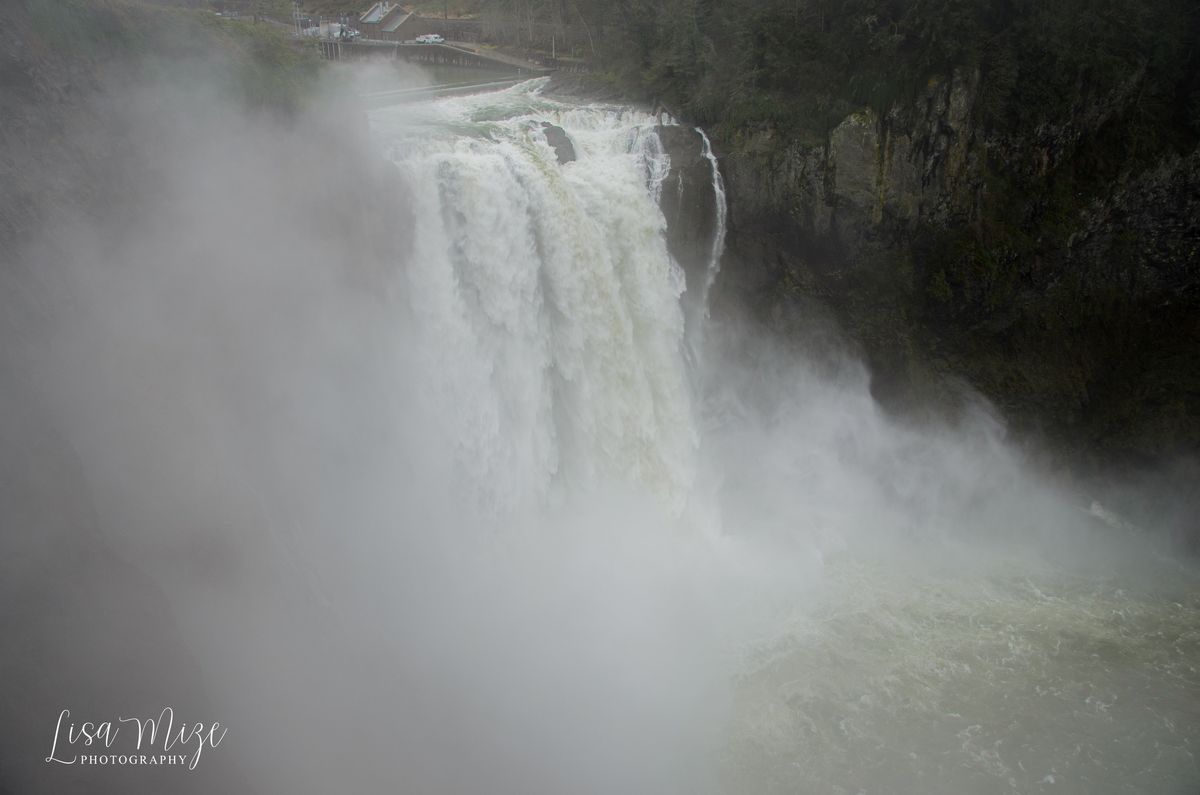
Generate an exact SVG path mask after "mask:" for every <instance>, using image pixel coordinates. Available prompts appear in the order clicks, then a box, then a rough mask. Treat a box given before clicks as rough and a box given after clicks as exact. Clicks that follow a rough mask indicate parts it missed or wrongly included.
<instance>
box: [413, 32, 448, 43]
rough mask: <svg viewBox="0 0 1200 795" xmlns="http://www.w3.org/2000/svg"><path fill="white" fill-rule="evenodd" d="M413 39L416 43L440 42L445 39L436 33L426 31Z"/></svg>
mask: <svg viewBox="0 0 1200 795" xmlns="http://www.w3.org/2000/svg"><path fill="white" fill-rule="evenodd" d="M413 41H415V42H416V43H417V44H442V43H444V42H445V41H446V40H445V39H444V38H442V37H441V36H439V35H438V34H436V33H426V34H425V35H424V36H417V37H416V38H415V39H413Z"/></svg>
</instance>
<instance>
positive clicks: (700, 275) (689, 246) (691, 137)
mask: <svg viewBox="0 0 1200 795" xmlns="http://www.w3.org/2000/svg"><path fill="white" fill-rule="evenodd" d="M656 130H657V133H658V137H659V140H660V141H661V142H662V145H663V149H664V150H665V151H666V152H667V154H668V155H670V157H671V170H670V171H669V172H667V177H666V179H665V180H664V181H663V185H662V196H661V198H660V204H661V206H662V210H663V215H664V216H665V217H666V219H667V247H668V248H669V249H670V251H671V256H673V257H674V258H675V261H676V262H678V263H679V264H680V265H681V266H682V267H683V270H684V273H685V274H686V276H687V287H688V290H689V291H694V290H695V289H696V288H697V286H698V285H699V284H701V283H702V280H703V279H704V278H705V274H706V272H707V270H708V263H709V259H710V258H711V256H712V241H713V235H714V234H715V233H716V229H715V223H716V196H715V195H714V192H713V177H712V164H711V163H710V162H709V160H708V158H706V157H704V154H703V152H704V149H703V141H702V139H701V137H700V133H698V132H696V131H695V130H694V129H692V128H690V127H682V126H674V125H672V126H662V127H658V128H656Z"/></svg>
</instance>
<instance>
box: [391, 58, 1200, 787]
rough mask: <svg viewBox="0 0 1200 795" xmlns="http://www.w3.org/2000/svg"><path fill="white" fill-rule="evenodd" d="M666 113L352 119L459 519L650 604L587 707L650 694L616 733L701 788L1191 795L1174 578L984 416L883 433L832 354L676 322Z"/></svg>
mask: <svg viewBox="0 0 1200 795" xmlns="http://www.w3.org/2000/svg"><path fill="white" fill-rule="evenodd" d="M658 121H659V120H658V119H656V118H655V117H652V116H649V115H647V114H644V113H640V112H637V111H634V110H629V109H626V108H620V107H611V106H605V105H595V104H581V103H573V102H565V101H560V100H556V99H551V98H547V97H545V96H542V95H541V93H540V85H539V84H538V82H536V81H534V82H531V83H526V84H523V85H521V86H518V87H516V88H513V89H510V90H506V91H501V92H497V93H491V94H483V95H478V96H470V97H460V98H454V99H447V100H441V101H436V102H429V103H425V104H421V105H408V106H404V107H399V108H386V109H380V110H376V111H373V113H372V118H371V124H372V129H373V132H374V135H375V137H376V140H377V141H378V142H379V143H380V145H382V146H383V147H384V148H385V150H386V152H387V155H388V157H389V158H390V159H391V160H392V161H393V162H394V163H395V164H396V167H397V169H398V171H399V172H400V174H401V175H402V178H403V181H404V183H405V184H406V186H407V189H408V192H409V194H410V195H411V197H412V203H413V206H414V214H415V226H414V229H415V232H414V235H415V242H414V252H413V256H412V259H411V262H410V263H409V265H408V266H407V270H406V276H405V278H406V288H405V290H406V295H407V296H408V301H409V302H410V303H411V305H412V308H413V312H414V315H415V317H416V318H417V323H416V326H417V329H418V331H417V333H418V335H419V336H420V338H421V340H422V344H421V349H422V351H423V354H422V358H423V362H422V363H421V365H420V368H421V372H423V373H424V376H423V380H424V384H425V388H424V392H425V399H426V400H427V401H428V404H429V405H430V406H433V407H436V409H437V410H436V411H435V412H434V413H435V414H437V416H439V417H440V418H441V420H440V421H441V423H442V424H443V426H444V428H445V429H446V430H447V432H448V433H449V435H450V437H451V438H452V439H453V443H454V444H453V446H454V451H453V454H452V457H453V462H452V464H451V468H452V471H454V472H455V473H457V474H456V480H455V483H456V485H455V487H454V493H455V495H456V499H457V500H460V501H461V502H462V503H463V504H464V505H468V506H469V510H470V513H471V515H472V516H475V517H481V521H482V522H483V523H484V524H487V525H488V526H504V527H508V528H511V527H514V526H518V525H521V526H525V525H528V524H531V523H532V524H538V525H539V526H543V527H544V526H547V525H549V526H553V528H554V529H553V531H550V532H553V533H556V534H562V535H565V536H568V537H570V538H573V539H575V540H573V541H571V542H568V543H570V544H572V545H578V546H579V548H581V549H584V550H587V552H586V554H584V555H582V558H581V559H575V558H573V557H572V558H571V559H572V560H573V563H571V564H570V565H569V566H568V570H569V571H570V572H571V575H570V577H571V578H581V579H582V580H583V581H586V582H589V583H591V585H592V586H594V587H595V588H596V589H597V593H598V594H600V595H599V596H596V597H595V598H596V600H597V601H596V602H594V603H593V604H592V607H596V606H597V605H599V606H600V607H599V609H600V611H601V612H604V611H607V610H616V611H629V612H631V613H634V614H640V613H644V614H646V615H650V616H653V618H651V619H647V621H646V624H645V626H641V625H639V626H638V630H637V631H636V632H632V633H627V632H625V631H623V630H621V631H616V632H614V633H613V634H612V636H611V640H613V641H614V642H617V643H620V644H627V645H626V646H624V647H622V648H610V647H609V646H608V645H606V644H602V645H601V647H600V648H603V649H604V651H603V657H604V660H605V661H606V662H605V665H611V666H617V667H618V668H620V669H621V671H622V673H621V675H620V676H619V677H617V680H616V681H617V684H614V682H613V681H607V682H605V683H602V684H598V685H596V687H598V688H599V690H598V692H599V693H600V694H601V695H602V696H603V694H604V693H605V690H604V688H606V687H607V688H612V689H613V693H614V695H613V698H615V699H616V700H617V701H622V700H623V699H624V698H625V696H624V695H619V694H616V691H618V690H619V689H620V686H619V683H621V682H623V683H625V684H626V685H627V687H628V689H629V691H630V692H633V693H636V694H638V695H637V698H638V699H644V700H645V701H646V702H647V703H649V704H650V706H648V707H646V714H640V715H639V713H638V711H637V710H636V709H635V710H633V711H631V712H630V713H628V714H623V715H621V716H619V717H620V718H621V719H628V720H630V721H650V722H651V723H653V722H655V721H657V722H658V723H657V724H656V731H655V732H654V733H653V736H654V737H656V738H657V739H656V740H655V741H654V742H662V748H661V749H657V750H656V751H655V753H660V752H661V754H663V755H669V754H679V755H680V757H679V758H680V759H681V760H682V765H683V766H684V767H685V768H686V769H688V770H690V771H692V773H695V774H696V775H697V781H698V782H700V784H699V785H697V786H700V787H701V788H708V787H715V788H719V789H721V790H723V791H728V792H739V793H760V792H761V793H767V792H779V793H783V792H789V793H790V792H814V793H816V792H822V793H825V792H829V793H835V792H846V793H858V792H869V793H883V792H923V793H934V792H945V793H966V792H972V793H974V792H979V793H992V792H996V793H1001V792H1019V793H1029V792H1088V793H1101V792H1113V793H1116V792H1128V793H1134V792H1181V793H1182V792H1194V791H1197V790H1196V788H1197V787H1200V767H1198V762H1197V756H1196V755H1197V754H1198V753H1200V670H1198V667H1200V580H1198V579H1197V575H1196V572H1195V570H1194V569H1192V568H1189V566H1188V565H1187V564H1185V563H1180V562H1176V561H1174V560H1173V559H1171V558H1170V557H1169V556H1167V555H1160V554H1159V553H1158V552H1157V551H1156V549H1157V547H1156V545H1155V543H1153V539H1152V538H1151V537H1150V536H1149V535H1147V533H1148V531H1146V530H1142V529H1138V528H1128V527H1118V526H1114V525H1119V524H1120V523H1119V522H1116V521H1113V520H1112V519H1111V517H1107V515H1106V514H1104V512H1103V511H1102V510H1101V509H1100V508H1099V506H1089V505H1088V504H1086V502H1080V499H1079V498H1078V497H1072V496H1068V495H1066V494H1065V493H1062V492H1059V491H1058V490H1056V489H1055V488H1054V487H1052V486H1050V485H1048V484H1047V482H1046V481H1045V479H1043V478H1042V477H1040V476H1039V475H1038V474H1037V473H1036V472H1035V471H1034V470H1033V468H1032V467H1031V466H1030V465H1029V464H1028V463H1027V462H1025V461H1024V460H1023V459H1022V457H1021V456H1020V455H1019V454H1018V453H1017V452H1015V451H1013V450H1011V449H1010V448H1009V447H1008V446H1007V445H1006V444H1005V442H1004V441H1003V429H1002V427H1001V426H1000V425H999V424H998V423H997V422H996V421H995V420H993V419H992V418H991V417H990V416H989V414H988V412H987V411H986V410H983V409H981V410H980V412H979V413H978V415H977V416H975V417H974V418H971V419H969V420H967V421H965V422H963V423H962V424H960V425H958V426H955V427H954V428H949V427H934V428H930V427H925V428H922V429H919V430H918V429H915V428H908V427H905V426H904V425H903V424H901V423H897V422H895V421H893V420H890V419H888V418H887V417H885V416H884V415H883V414H881V413H880V412H879V410H878V409H877V407H876V406H875V405H874V403H873V402H872V400H871V398H870V396H869V392H868V390H867V379H866V375H865V373H864V372H863V370H862V368H861V366H859V365H858V364H857V363H855V362H854V360H853V359H852V358H849V357H845V356H842V355H837V354H830V355H826V354H821V353H816V354H814V353H812V352H811V349H809V352H807V353H806V352H804V351H802V350H796V349H794V348H787V347H785V346H781V345H777V344H772V343H769V342H767V341H764V340H761V339H755V335H754V334H752V333H750V332H746V331H745V330H744V329H742V328H741V327H740V326H738V325H737V324H735V323H733V322H732V321H720V322H716V321H704V322H706V323H707V325H706V326H705V328H704V329H703V333H702V334H701V335H700V336H699V337H695V338H693V337H692V335H691V334H690V333H685V322H684V318H685V315H686V314H687V313H688V301H689V300H693V301H695V300H697V299H696V297H695V296H687V295H685V291H684V284H685V280H684V276H683V271H682V269H681V267H680V265H679V264H678V263H675V262H673V261H672V258H671V256H670V254H669V253H668V247H667V244H666V242H665V238H664V233H665V230H666V221H665V220H664V217H663V214H662V212H661V210H660V209H659V207H658V201H657V200H658V198H659V196H660V195H661V192H662V190H663V183H664V179H665V178H666V177H667V175H668V174H669V172H670V168H671V164H670V155H669V154H668V153H666V152H665V151H664V150H663V147H662V146H661V144H660V143H659V138H658V133H657V128H656V124H657V123H658ZM547 122H548V123H550V124H553V125H557V126H559V127H561V128H562V129H563V130H564V131H565V132H566V135H567V136H568V137H569V139H570V142H571V144H572V145H573V148H574V152H575V155H576V159H575V160H573V161H571V162H566V163H561V164H560V163H559V162H558V159H557V157H556V152H555V150H554V148H553V147H552V146H551V145H550V143H549V142H548V141H547V139H546V135H545V133H544V131H543V127H542V125H543V123H547ZM705 147H706V149H705V152H704V153H703V154H704V155H705V156H710V151H709V150H708V149H707V140H706V139H705ZM713 162H714V164H715V160H714V161H713ZM715 176H716V177H717V178H719V174H716V175H715ZM716 187H717V188H720V186H719V185H717V186H716ZM668 189H671V188H670V187H668ZM717 195H718V196H720V198H721V202H722V204H721V207H720V218H719V219H718V223H717V230H718V231H717V234H718V235H720V236H723V234H724V206H723V202H724V194H723V190H718V192H717ZM721 245H722V243H721V241H720V240H714V241H713V250H714V256H713V258H712V263H711V264H710V266H709V267H710V269H711V270H710V276H709V277H708V278H706V279H705V283H704V290H703V293H704V294H703V295H701V296H700V298H699V300H700V301H701V302H705V301H707V292H708V288H709V286H710V284H711V279H712V277H715V276H716V266H717V263H718V262H719V251H720V246H721ZM705 314H706V313H704V312H701V313H699V315H698V316H700V317H703V316H704V315H705ZM697 346H703V347H704V348H705V354H706V355H704V356H702V357H696V356H693V355H690V354H694V353H695V349H696V348H697ZM617 495H619V496H617ZM588 506H591V507H590V508H589V507H588ZM614 506H617V507H614ZM1089 508H1090V510H1089ZM589 511H590V512H591V513H590V515H592V516H594V517H595V519H594V520H582V519H580V518H579V517H580V516H581V515H582V514H587V513H588V512H589ZM514 517H517V518H514ZM529 517H538V518H537V519H530V518H529ZM547 517H549V518H547ZM1105 518H1108V519H1109V521H1108V522H1107V523H1106V522H1105V521H1103V519H1105ZM505 532H513V531H512V530H511V529H510V530H507V531H505ZM605 535H610V536H612V537H614V538H620V539H622V540H621V541H620V542H619V545H621V548H622V550H623V551H622V552H621V553H619V554H616V555H609V554H608V553H603V552H602V553H597V552H596V548H597V547H604V548H606V549H607V548H608V545H609V543H610V542H609V541H605V540H595V539H594V538H591V540H588V539H589V538H590V537H593V536H599V537H601V539H602V537H603V536H605ZM629 536H634V538H633V540H630V538H629ZM638 536H641V539H640V540H638V538H637V537H638ZM581 539H582V540H581ZM508 543H509V542H502V544H501V545H502V546H504V545H506V544H508ZM539 543H540V542H539ZM550 546H551V547H553V544H551V545H550ZM630 550H633V551H630ZM564 554H566V555H567V557H571V554H570V553H564ZM592 555H595V556H596V558H598V559H599V560H600V561H601V562H596V563H595V568H594V570H592V567H591V564H589V563H588V560H589V559H590V557H589V556H592ZM581 561H582V562H581ZM651 580H654V582H650V581H651ZM660 580H666V581H669V582H671V583H674V584H673V585H663V583H662V582H661V581H660ZM551 598H554V597H553V595H551ZM564 620H565V621H567V622H569V623H574V622H575V620H576V619H574V618H571V617H570V616H568V617H566V618H565V619H564ZM578 621H579V622H580V623H581V626H583V627H585V628H589V629H586V630H581V631H587V632H591V631H593V630H594V629H595V627H594V625H593V624H592V622H593V621H595V616H594V615H593V616H590V617H578ZM680 627H683V629H680ZM540 631H541V630H539V632H540ZM546 631H547V632H550V633H553V631H554V630H553V629H547V630H546ZM643 633H644V634H643ZM567 634H568V636H571V637H573V636H574V633H573V632H571V631H567ZM567 642H570V641H567ZM647 649H650V651H648V650H647ZM593 651H595V650H593ZM530 653H540V652H537V651H536V649H531V651H530ZM589 653H591V652H589ZM518 656H519V653H518ZM693 680H694V681H693ZM579 686H580V687H587V685H586V684H584V683H580V685H579ZM549 687H550V688H551V691H550V692H554V686H553V685H551V686H549ZM664 693H665V694H666V695H663V694H664ZM693 700H703V701H705V702H706V706H705V707H704V708H700V709H697V708H696V707H695V705H694V704H692V701H693ZM575 706H576V707H579V708H581V709H583V710H584V711H585V712H586V711H588V710H590V711H591V712H592V713H593V714H589V715H587V716H586V719H585V720H584V722H585V723H586V722H588V721H591V720H598V721H609V720H614V719H615V718H614V715H612V714H610V713H609V712H608V711H607V710H606V709H597V708H596V707H595V705H592V704H590V702H589V703H588V704H587V705H586V706H583V707H580V705H579V704H575ZM640 706H644V705H640ZM697 722H701V723H705V724H706V728H705V729H703V730H697V729H696V726H695V724H696V723H697ZM642 728H644V726H643V727H637V728H635V727H633V726H630V727H628V731H630V732H631V733H633V734H635V735H639V733H640V732H641V731H642ZM675 741H678V743H676V742H675ZM546 763H547V764H548V765H553V764H555V761H554V760H553V759H551V758H547V760H546ZM607 763H608V764H611V765H616V766H621V765H622V764H623V762H622V760H621V758H619V755H618V756H617V757H614V758H611V759H609V760H607ZM626 763H627V764H629V765H630V769H631V770H635V771H638V770H640V768H637V767H636V764H635V763H634V762H633V760H631V759H627V760H626ZM678 770H679V767H678V766H675V765H671V766H670V771H671V772H670V773H667V774H665V775H668V776H671V775H676V776H677V775H678ZM697 771H699V772H697ZM643 772H644V771H643ZM639 775H641V773H640V772H635V773H631V776H630V778H628V779H621V780H623V781H624V782H625V785H626V786H629V787H631V788H630V789H629V790H628V791H688V789H689V787H691V786H692V784H685V783H684V779H675V780H674V782H673V783H672V784H669V785H666V786H665V788H663V781H657V780H656V779H654V778H653V777H652V775H651V774H649V773H648V774H647V775H650V776H651V777H650V778H638V776H639ZM666 780H669V779H664V781H666Z"/></svg>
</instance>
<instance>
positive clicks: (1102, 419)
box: [718, 72, 1200, 461]
mask: <svg viewBox="0 0 1200 795" xmlns="http://www.w3.org/2000/svg"><path fill="white" fill-rule="evenodd" d="M1137 79H1138V76H1137V75H1134V76H1131V78H1130V84H1129V85H1127V86H1123V87H1122V88H1121V89H1120V90H1118V91H1116V92H1115V93H1114V94H1113V95H1111V96H1109V97H1107V98H1106V99H1105V100H1104V102H1103V103H1100V104H1098V105H1093V106H1083V107H1080V108H1078V109H1077V110H1076V111H1075V112H1074V114H1073V115H1072V117H1071V118H1069V119H1066V120H1065V121H1063V122H1062V123H1061V124H1060V125H1058V126H1057V127H1053V128H1051V127H1048V126H1047V127H1045V128H1039V129H1037V130H1010V131H994V130H985V129H982V128H981V127H980V126H979V123H978V121H977V116H978V114H977V113H976V112H975V108H976V105H977V102H978V100H979V97H980V95H981V78H980V76H979V75H978V74H974V73H967V72H958V73H955V74H953V75H951V76H949V77H947V78H944V79H941V80H933V81H931V82H930V84H929V86H928V87H927V89H926V91H925V93H924V95H923V96H921V97H919V98H918V99H917V101H916V102H914V103H912V104H911V105H907V106H904V107H897V108H893V109H892V110H891V111H890V112H889V113H887V114H885V115H883V116H882V117H881V116H880V115H879V114H877V113H875V112H873V111H871V110H866V109H864V110H862V111H860V112H858V113H855V114H852V115H851V116H849V117H847V118H846V119H845V120H844V121H843V122H842V123H841V124H840V125H838V126H837V127H836V128H835V129H833V130H832V131H831V132H830V134H829V136H828V137H827V139H825V140H823V141H816V142H800V141H794V140H788V139H786V138H783V137H781V136H779V135H777V134H772V133H770V132H758V133H751V134H744V135H741V136H739V137H737V138H735V139H730V140H724V141H720V142H718V145H719V146H720V148H721V149H722V150H723V152H722V155H723V156H722V164H723V169H724V173H725V177H726V181H727V185H728V193H729V204H730V231H729V249H730V251H729V255H728V256H727V260H728V261H729V262H728V265H727V267H726V269H725V271H724V272H723V275H722V280H723V281H724V282H725V286H726V289H727V290H732V291H733V292H735V293H736V294H737V295H738V296H740V297H742V298H744V299H745V300H747V301H748V302H749V303H750V304H751V306H752V307H754V308H755V309H757V310H758V312H757V314H759V315H760V316H764V317H773V318H776V319H777V321H778V322H779V323H780V324H782V326H784V327H786V326H787V325H788V318H789V317H790V316H791V315H792V314H796V313H799V312H800V311H801V309H800V307H802V306H806V305H809V304H811V302H812V301H813V300H817V301H820V302H822V303H823V304H825V305H827V306H829V307H830V308H831V309H832V310H833V311H834V313H835V315H836V316H837V318H838V319H839V320H840V322H841V323H842V325H843V326H844V327H845V329H846V331H847V332H848V333H849V334H850V336H851V337H853V338H854V339H855V340H856V341H857V342H858V343H859V344H860V345H861V346H862V349H863V351H864V354H865V355H866V358H867V360H868V362H869V364H870V365H871V369H872V372H873V390H874V391H875V392H876V394H877V396H879V397H880V398H881V399H884V400H885V402H890V403H891V404H892V405H894V406H897V407H908V406H913V405H916V404H920V403H927V402H929V401H930V400H931V399H932V400H933V401H934V402H938V401H941V402H953V401H954V400H955V398H954V396H953V395H954V394H955V393H956V390H954V389H950V388H947V387H945V386H944V385H945V384H946V383H948V382H947V379H946V378H945V376H961V377H962V378H964V379H965V380H966V381H967V382H968V383H969V384H970V385H971V386H973V387H974V388H976V389H977V390H979V391H980V392H982V393H983V394H984V395H985V396H987V397H988V398H989V399H991V400H992V401H993V402H995V403H996V404H997V405H998V406H999V407H1000V408H1001V410H1002V411H1003V412H1004V413H1005V415H1006V416H1007V417H1008V418H1009V419H1010V420H1011V421H1012V423H1013V424H1014V426H1016V427H1017V428H1018V429H1021V428H1023V429H1027V430H1030V431H1033V432H1036V433H1037V434H1038V435H1041V436H1046V437H1049V438H1050V439H1052V440H1054V441H1056V442H1060V443H1062V445H1063V446H1064V447H1065V448H1067V449H1069V450H1071V451H1072V452H1075V453H1082V454H1084V455H1085V456H1086V457H1088V458H1091V459H1094V460H1097V461H1100V460H1112V459H1116V460H1146V459H1159V458H1164V457H1169V456H1172V455H1175V454H1180V453H1189V452H1195V451H1197V450H1200V420H1197V418H1198V417H1200V268H1197V263H1198V262H1200V205H1198V202H1200V198H1198V197H1200V170H1198V163H1200V150H1193V151H1191V152H1190V153H1187V152H1185V153H1183V154H1176V153H1167V154H1164V155H1161V156H1158V157H1157V159H1155V160H1153V161H1151V162H1141V163H1134V162H1129V163H1126V164H1124V165H1121V166H1120V167H1119V168H1116V169H1115V170H1114V171H1113V174H1112V175H1104V176H1097V175H1094V174H1089V173H1088V167H1087V166H1086V165H1081V164H1083V163H1088V162H1091V161H1093V160H1101V159H1102V157H1105V156H1106V158H1107V159H1108V160H1113V159H1114V158H1113V157H1112V156H1111V155H1110V154H1109V151H1108V150H1105V149H1104V148H1103V147H1105V146H1106V145H1108V144H1106V143H1105V140H1106V139H1105V136H1106V135H1108V136H1111V129H1112V128H1113V126H1114V125H1115V124H1116V122H1115V121H1114V120H1115V119H1117V118H1119V117H1120V114H1121V113H1122V112H1123V110H1124V108H1125V107H1126V106H1127V105H1128V103H1130V102H1132V101H1133V99H1132V97H1133V96H1134V95H1135V93H1136V92H1134V91H1133V90H1132V88H1131V86H1133V85H1135V84H1136V80H1137ZM1194 145H1195V142H1194V141H1193V143H1192V146H1194ZM1097 153H1099V155H1098V154H1097Z"/></svg>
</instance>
